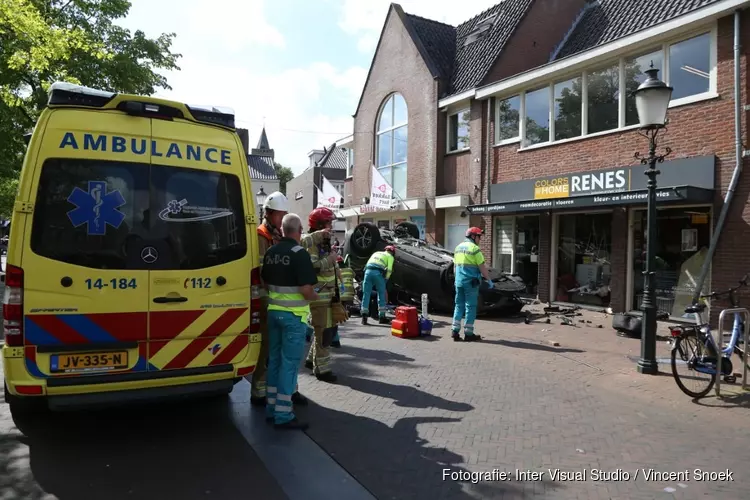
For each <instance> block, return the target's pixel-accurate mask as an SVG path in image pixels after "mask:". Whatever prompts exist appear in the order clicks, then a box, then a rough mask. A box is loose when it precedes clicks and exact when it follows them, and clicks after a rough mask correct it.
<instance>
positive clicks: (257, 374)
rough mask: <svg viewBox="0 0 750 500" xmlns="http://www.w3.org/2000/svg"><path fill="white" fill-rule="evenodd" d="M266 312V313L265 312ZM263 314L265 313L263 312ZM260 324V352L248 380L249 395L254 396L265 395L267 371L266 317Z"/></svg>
mask: <svg viewBox="0 0 750 500" xmlns="http://www.w3.org/2000/svg"><path fill="white" fill-rule="evenodd" d="M266 314H267V313H266ZM264 316H265V314H264ZM263 320H264V321H262V322H261V324H260V354H258V362H257V363H256V365H255V371H254V372H253V378H252V380H251V381H250V395H251V396H252V397H254V398H265V397H266V375H267V372H268V317H267V316H266V317H264V318H263Z"/></svg>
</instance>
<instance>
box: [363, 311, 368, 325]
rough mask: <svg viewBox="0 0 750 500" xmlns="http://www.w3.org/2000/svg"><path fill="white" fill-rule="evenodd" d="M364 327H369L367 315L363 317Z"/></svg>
mask: <svg viewBox="0 0 750 500" xmlns="http://www.w3.org/2000/svg"><path fill="white" fill-rule="evenodd" d="M362 325H364V326H367V315H366V314H363V315H362Z"/></svg>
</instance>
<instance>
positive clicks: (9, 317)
mask: <svg viewBox="0 0 750 500" xmlns="http://www.w3.org/2000/svg"><path fill="white" fill-rule="evenodd" d="M3 330H4V332H5V343H6V344H7V345H8V346H9V347H20V346H22V345H23V269H21V268H20V267H16V266H10V265H9V266H8V268H7V269H6V271H5V293H4V294H3Z"/></svg>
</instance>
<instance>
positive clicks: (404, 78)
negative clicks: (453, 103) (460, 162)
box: [346, 8, 439, 238]
mask: <svg viewBox="0 0 750 500" xmlns="http://www.w3.org/2000/svg"><path fill="white" fill-rule="evenodd" d="M437 86H438V82H436V81H435V79H434V78H433V76H432V74H431V73H430V71H429V69H428V68H427V65H426V64H425V62H424V60H423V59H422V57H421V55H420V53H419V51H418V49H417V48H416V46H415V45H414V42H413V41H412V39H411V37H410V36H409V34H408V32H407V30H406V28H405V27H404V25H403V23H402V21H401V18H400V17H399V15H398V13H397V11H396V10H395V9H393V8H391V9H390V11H389V15H388V19H387V21H386V24H385V28H384V30H383V33H382V37H381V41H380V45H379V47H378V49H377V52H376V54H375V59H374V60H373V63H372V67H371V69H370V75H369V78H368V80H367V82H366V83H365V88H364V91H363V95H362V101H361V104H360V106H359V108H358V110H357V113H356V115H355V117H354V134H355V140H354V161H355V166H354V174H353V175H354V178H353V180H352V181H349V183H348V184H349V185H347V189H349V188H350V189H349V190H348V191H347V200H346V201H347V202H351V203H352V204H354V205H359V203H360V201H361V199H362V197H364V196H369V195H370V164H371V163H370V162H374V161H375V149H376V144H375V129H376V127H377V120H378V115H379V113H380V110H381V107H382V105H383V104H384V103H385V100H386V99H387V98H388V96H389V95H390V94H392V93H394V92H398V93H400V94H401V95H402V96H403V97H404V100H405V101H406V105H407V107H408V116H409V128H408V135H409V136H408V149H407V162H408V180H407V186H406V191H407V197H409V198H434V197H435V194H436V189H437V177H436V175H435V172H436V165H437V157H438V156H437V141H436V138H437V137H438V113H439V111H438V106H437V101H438V99H437V91H438V89H437ZM349 194H351V197H350V196H348V195H349ZM428 207H429V208H428V210H427V211H428V214H427V217H426V226H427V227H426V232H427V233H428V234H429V235H431V237H432V238H435V230H436V226H435V224H436V222H437V220H436V217H435V209H434V204H433V203H428Z"/></svg>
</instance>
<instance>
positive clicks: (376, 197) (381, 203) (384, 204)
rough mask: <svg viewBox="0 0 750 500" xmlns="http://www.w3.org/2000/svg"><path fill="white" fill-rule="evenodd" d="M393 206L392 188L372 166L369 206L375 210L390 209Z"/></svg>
mask: <svg viewBox="0 0 750 500" xmlns="http://www.w3.org/2000/svg"><path fill="white" fill-rule="evenodd" d="M392 204H393V188H392V187H391V186H390V184H388V183H387V182H386V181H385V179H384V178H383V176H382V175H381V174H380V172H379V171H378V169H377V168H375V165H373V166H372V182H371V183H370V205H372V206H373V207H376V208H386V209H389V208H391V205H392Z"/></svg>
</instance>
